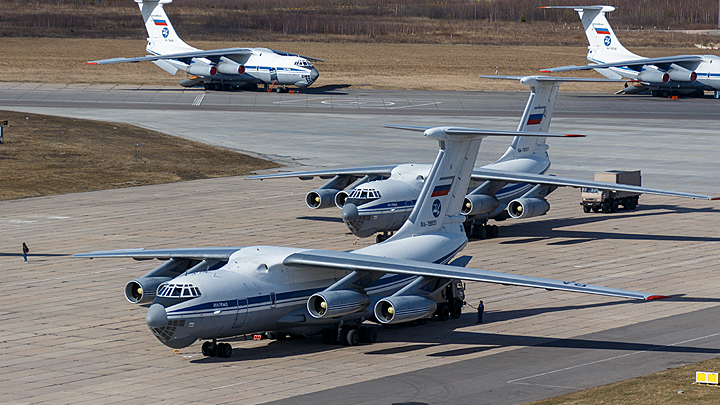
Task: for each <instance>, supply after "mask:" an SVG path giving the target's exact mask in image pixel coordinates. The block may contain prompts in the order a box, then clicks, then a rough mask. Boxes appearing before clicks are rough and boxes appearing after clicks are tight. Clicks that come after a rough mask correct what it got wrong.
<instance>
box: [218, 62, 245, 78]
mask: <svg viewBox="0 0 720 405" xmlns="http://www.w3.org/2000/svg"><path fill="white" fill-rule="evenodd" d="M217 71H218V72H220V73H224V74H226V75H241V74H243V73H245V66H243V65H241V64H239V63H235V62H220V63H219V64H218V65H217Z"/></svg>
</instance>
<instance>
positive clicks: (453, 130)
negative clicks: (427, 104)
mask: <svg viewBox="0 0 720 405" xmlns="http://www.w3.org/2000/svg"><path fill="white" fill-rule="evenodd" d="M383 127H385V128H391V129H402V130H405V131H415V132H425V131H427V130H428V129H433V128H437V129H438V130H441V131H442V132H444V133H446V134H447V135H472V136H478V135H480V136H511V137H516V136H542V137H546V138H584V137H585V135H578V134H558V133H554V132H531V131H498V130H490V129H476V128H463V127H419V126H415V125H383Z"/></svg>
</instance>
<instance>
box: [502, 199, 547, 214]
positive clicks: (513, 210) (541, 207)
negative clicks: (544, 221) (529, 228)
mask: <svg viewBox="0 0 720 405" xmlns="http://www.w3.org/2000/svg"><path fill="white" fill-rule="evenodd" d="M548 211H550V203H548V202H547V201H546V200H545V199H543V198H518V199H515V200H512V201H510V203H509V204H508V206H507V212H508V214H510V216H511V217H513V218H532V217H537V216H539V215H543V214H545V213H546V212H548Z"/></svg>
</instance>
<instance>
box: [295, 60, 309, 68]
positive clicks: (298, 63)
mask: <svg viewBox="0 0 720 405" xmlns="http://www.w3.org/2000/svg"><path fill="white" fill-rule="evenodd" d="M295 66H305V67H308V66H312V63H310V62H308V61H306V60H304V59H302V60H299V61H296V62H295Z"/></svg>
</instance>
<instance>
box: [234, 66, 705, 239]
mask: <svg viewBox="0 0 720 405" xmlns="http://www.w3.org/2000/svg"><path fill="white" fill-rule="evenodd" d="M481 77H484V78H493V79H509V80H520V82H521V83H523V84H525V85H527V86H529V87H530V97H529V99H528V102H527V104H526V106H525V111H524V112H523V114H522V118H521V119H520V124H519V125H518V128H517V131H519V132H528V131H536V132H538V133H540V135H538V136H536V137H534V136H522V137H520V136H518V137H515V138H513V140H512V143H511V144H510V146H509V147H508V149H507V151H506V152H505V154H503V155H502V156H501V157H500V159H498V160H497V161H496V162H494V163H491V164H489V165H485V166H483V167H479V168H475V169H474V170H473V171H472V179H471V181H470V183H469V188H468V189H467V191H466V196H465V202H464V204H463V207H462V213H463V214H464V215H465V216H466V217H467V218H468V220H467V221H466V222H465V229H466V232H467V234H468V237H473V238H478V239H483V238H485V237H496V236H498V232H499V230H498V227H497V225H488V220H489V219H494V220H495V221H503V220H505V219H507V218H508V217H511V218H531V217H535V216H539V215H544V214H545V213H547V212H548V210H549V209H550V204H549V203H548V202H547V200H546V199H545V197H547V195H548V194H550V193H551V192H552V191H554V190H555V189H556V188H557V187H575V188H582V187H589V188H597V189H599V190H616V191H631V192H637V193H648V194H658V195H667V196H675V197H689V198H701V199H712V198H713V197H711V196H707V195H702V194H693V193H684V192H678V191H669V190H660V189H655V188H648V187H638V186H630V185H621V184H615V183H603V182H597V181H591V180H580V179H572V178H564V177H556V176H552V175H547V174H545V173H546V172H547V171H548V169H549V168H550V158H549V156H548V152H547V151H548V145H547V144H546V143H545V138H546V136H547V134H546V133H547V131H548V128H549V127H550V119H551V118H552V113H553V110H554V108H555V100H556V98H557V92H558V87H559V85H560V84H561V83H563V82H590V81H610V82H615V81H616V80H608V79H589V78H588V79H585V78H569V77H564V78H560V77H548V76H528V77H520V76H481ZM390 127H392V128H399V129H409V130H416V131H423V130H426V129H427V128H426V127H407V126H390ZM429 171H430V166H429V165H426V164H415V163H408V164H400V165H387V166H370V167H354V168H342V169H328V170H316V171H305V172H288V173H277V174H268V175H261V176H251V177H247V179H260V180H262V179H270V178H282V177H299V178H300V179H303V180H308V179H312V178H313V177H320V178H330V180H329V181H328V182H327V183H325V184H324V185H323V186H321V187H320V188H318V189H315V190H312V191H310V192H309V193H308V194H307V195H306V196H305V203H306V204H307V206H308V207H309V208H311V209H318V208H328V207H331V206H337V207H338V208H342V219H343V222H344V223H345V224H346V225H347V227H348V228H349V229H350V231H351V232H352V233H353V234H354V235H355V236H358V237H368V236H371V235H373V234H375V233H378V232H381V234H378V235H377V237H376V239H377V241H378V242H381V241H382V240H384V239H386V238H387V237H389V235H390V234H391V233H392V232H394V231H396V230H398V229H399V228H400V226H401V225H402V224H403V222H404V221H405V220H406V219H407V218H408V216H409V215H410V212H411V211H412V209H413V207H414V206H415V202H416V201H417V198H418V195H419V194H420V190H421V189H422V187H423V185H424V183H425V179H426V178H427V175H428V173H429ZM637 204H638V199H637V197H632V198H628V199H622V200H621V201H618V205H622V206H623V208H625V209H634V208H635V207H636V206H637Z"/></svg>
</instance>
